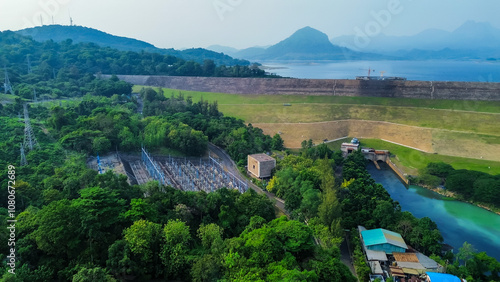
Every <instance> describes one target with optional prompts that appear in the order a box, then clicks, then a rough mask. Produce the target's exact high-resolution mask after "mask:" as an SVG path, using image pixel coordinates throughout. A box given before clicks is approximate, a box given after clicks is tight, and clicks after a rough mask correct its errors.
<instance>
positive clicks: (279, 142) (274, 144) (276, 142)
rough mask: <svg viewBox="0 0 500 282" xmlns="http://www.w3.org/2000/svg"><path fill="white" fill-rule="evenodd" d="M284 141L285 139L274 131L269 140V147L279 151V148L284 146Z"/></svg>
mask: <svg viewBox="0 0 500 282" xmlns="http://www.w3.org/2000/svg"><path fill="white" fill-rule="evenodd" d="M284 143H285V141H283V139H282V138H281V136H280V135H279V134H278V133H276V134H275V135H274V136H273V139H272V141H271V148H272V149H273V150H278V151H281V150H283V149H284V146H283V144H284Z"/></svg>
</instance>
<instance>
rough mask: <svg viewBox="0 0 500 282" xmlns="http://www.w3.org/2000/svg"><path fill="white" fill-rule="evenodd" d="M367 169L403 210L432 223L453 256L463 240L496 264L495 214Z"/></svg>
mask: <svg viewBox="0 0 500 282" xmlns="http://www.w3.org/2000/svg"><path fill="white" fill-rule="evenodd" d="M367 169H368V172H369V173H370V174H371V176H372V178H373V179H375V181H376V182H377V183H380V184H382V185H383V186H384V188H385V189H386V190H387V192H389V194H390V195H391V197H392V199H393V200H394V201H398V202H399V204H400V205H401V209H402V210H403V211H409V212H411V213H412V214H413V215H415V216H416V217H418V218H422V217H426V216H427V217H429V218H430V219H432V220H433V221H434V222H436V224H437V226H438V228H439V230H440V231H441V234H442V235H443V238H444V242H445V243H447V244H449V245H451V246H453V247H454V252H455V254H456V253H457V252H458V249H459V248H460V247H461V246H462V245H463V243H464V242H465V241H467V242H468V243H470V244H472V245H473V246H474V248H476V249H477V250H478V251H479V252H482V251H485V252H486V253H487V254H488V255H489V256H492V257H494V258H496V259H497V260H499V261H500V216H499V215H496V214H495V213H492V212H489V211H487V210H485V209H482V208H479V207H476V206H473V205H470V204H467V203H463V202H460V201H450V200H443V196H441V195H439V194H437V193H435V192H433V191H430V190H427V189H425V188H422V187H418V186H410V187H409V188H406V187H405V186H404V185H403V184H402V183H401V181H400V180H399V179H398V177H397V176H396V175H395V174H394V173H393V172H392V171H391V170H390V169H389V168H386V169H384V167H382V170H378V169H377V168H375V166H374V165H373V164H372V163H370V164H369V165H368V166H367Z"/></svg>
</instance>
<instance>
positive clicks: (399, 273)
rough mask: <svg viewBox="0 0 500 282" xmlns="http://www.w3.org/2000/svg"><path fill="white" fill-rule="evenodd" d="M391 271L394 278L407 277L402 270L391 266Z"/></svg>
mask: <svg viewBox="0 0 500 282" xmlns="http://www.w3.org/2000/svg"><path fill="white" fill-rule="evenodd" d="M389 269H390V270H391V275H392V276H399V277H405V273H404V272H403V270H402V269H401V268H399V267H394V266H389Z"/></svg>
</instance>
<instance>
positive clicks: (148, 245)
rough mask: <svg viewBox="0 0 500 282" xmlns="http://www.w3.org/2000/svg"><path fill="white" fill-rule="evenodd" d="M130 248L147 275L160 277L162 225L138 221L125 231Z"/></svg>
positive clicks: (125, 237)
mask: <svg viewBox="0 0 500 282" xmlns="http://www.w3.org/2000/svg"><path fill="white" fill-rule="evenodd" d="M123 234H124V239H125V241H126V242H127V244H128V247H129V248H130V250H131V251H132V253H133V254H134V255H136V257H137V258H138V261H139V262H140V266H141V268H142V269H143V271H144V272H145V273H150V274H153V275H154V277H159V275H160V274H161V273H162V267H161V265H160V262H159V254H160V248H161V247H160V246H161V236H162V228H161V225H160V224H157V223H153V222H149V221H146V220H142V219H141V220H138V221H136V222H134V224H132V226H130V227H129V228H127V229H125V230H124V231H123Z"/></svg>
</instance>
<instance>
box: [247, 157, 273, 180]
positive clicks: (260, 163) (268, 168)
mask: <svg viewBox="0 0 500 282" xmlns="http://www.w3.org/2000/svg"><path fill="white" fill-rule="evenodd" d="M275 167H276V160H275V159H274V158H272V157H270V156H268V155H266V154H255V155H248V172H250V174H252V175H253V176H255V177H258V178H267V177H271V173H272V170H273V168H275Z"/></svg>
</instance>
